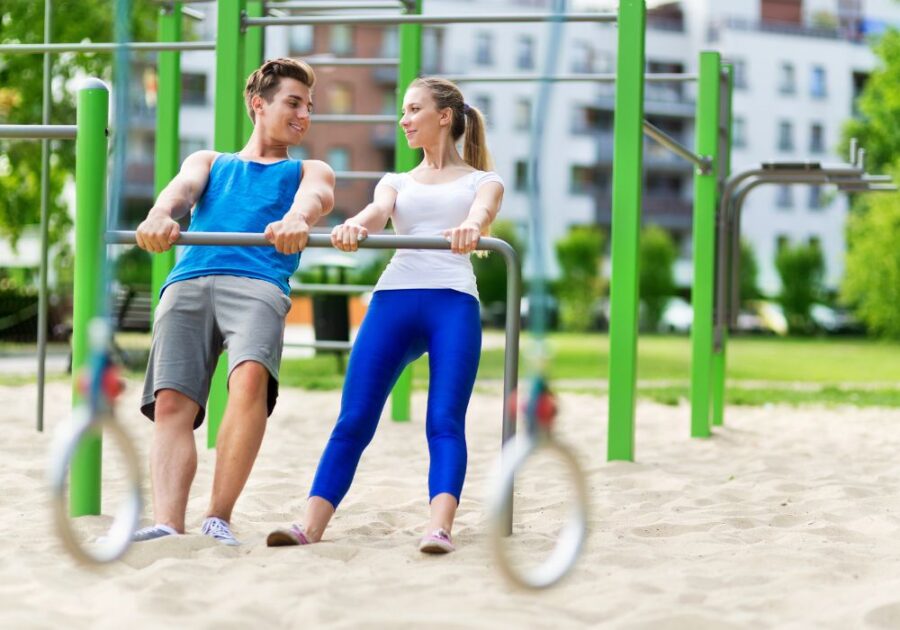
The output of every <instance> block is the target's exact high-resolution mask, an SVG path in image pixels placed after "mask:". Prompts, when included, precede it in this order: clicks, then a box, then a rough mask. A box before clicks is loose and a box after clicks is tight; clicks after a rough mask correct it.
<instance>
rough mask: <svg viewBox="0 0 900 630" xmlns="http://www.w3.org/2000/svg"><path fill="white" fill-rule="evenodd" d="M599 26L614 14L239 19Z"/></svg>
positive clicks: (251, 22)
mask: <svg viewBox="0 0 900 630" xmlns="http://www.w3.org/2000/svg"><path fill="white" fill-rule="evenodd" d="M557 20H558V21H562V22H599V23H615V22H616V20H617V16H616V14H615V13H567V14H564V15H561V16H556V15H553V14H549V13H507V14H484V15H472V14H470V15H461V14H457V15H359V16H355V17H351V16H347V15H343V16H341V15H311V16H288V17H261V18H247V17H245V18H244V19H243V25H244V26H299V25H304V24H372V25H377V24H384V25H394V24H524V23H543V22H554V21H557Z"/></svg>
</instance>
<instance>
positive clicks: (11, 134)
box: [0, 125, 78, 140]
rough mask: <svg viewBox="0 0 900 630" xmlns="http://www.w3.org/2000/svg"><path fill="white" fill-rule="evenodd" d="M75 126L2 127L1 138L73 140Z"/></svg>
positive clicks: (0, 126)
mask: <svg viewBox="0 0 900 630" xmlns="http://www.w3.org/2000/svg"><path fill="white" fill-rule="evenodd" d="M77 131H78V127H76V126H75V125H0V138H17V139H20V140H42V139H45V138H46V139H56V140H73V139H74V138H75V134H76V132H77Z"/></svg>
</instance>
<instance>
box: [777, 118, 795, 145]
mask: <svg viewBox="0 0 900 630" xmlns="http://www.w3.org/2000/svg"><path fill="white" fill-rule="evenodd" d="M778 150H779V151H793V150H794V126H793V125H792V124H791V123H790V121H787V120H782V121H781V122H780V123H778Z"/></svg>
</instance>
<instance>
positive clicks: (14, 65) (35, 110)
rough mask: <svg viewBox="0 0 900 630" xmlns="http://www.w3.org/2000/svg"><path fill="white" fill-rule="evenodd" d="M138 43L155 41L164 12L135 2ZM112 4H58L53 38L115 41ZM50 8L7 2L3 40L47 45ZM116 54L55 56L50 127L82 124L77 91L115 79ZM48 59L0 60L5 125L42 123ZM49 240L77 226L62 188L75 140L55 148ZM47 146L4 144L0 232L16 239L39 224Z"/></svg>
mask: <svg viewBox="0 0 900 630" xmlns="http://www.w3.org/2000/svg"><path fill="white" fill-rule="evenodd" d="M133 4H134V9H133V16H134V20H133V27H132V38H133V39H134V40H135V41H153V40H154V39H155V33H156V26H155V15H156V12H157V10H158V9H159V7H158V5H157V6H154V4H153V3H152V2H150V0H143V1H141V0H138V1H136V2H134V3H133ZM113 9H114V3H113V0H78V2H55V3H54V5H53V16H52V17H53V20H52V27H53V28H52V33H51V37H52V41H54V42H82V41H85V42H87V41H93V42H108V41H113V20H114V15H113V13H114V11H113ZM43 33H44V3H43V2H33V1H31V0H11V1H7V2H3V4H2V8H0V43H3V44H19V43H21V44H37V43H42V42H43ZM111 66H112V55H111V54H110V53H96V54H94V53H91V54H83V53H78V54H75V53H66V54H55V55H53V56H52V70H51V72H52V74H53V81H52V89H51V91H52V96H51V116H50V124H55V125H62V124H67V125H71V124H74V123H75V103H76V92H75V90H77V87H78V83H79V80H80V79H81V78H82V77H84V76H97V77H101V78H103V79H104V80H106V81H109V78H110V76H111ZM42 77H43V57H42V56H41V55H31V54H23V55H2V56H0V124H40V122H41V103H42V92H43V79H42ZM51 147H52V152H53V160H52V162H51V167H50V170H51V174H50V180H49V181H50V209H49V222H50V238H51V241H53V242H60V241H62V240H63V236H64V235H65V233H66V232H67V231H68V230H69V228H70V226H71V219H70V217H69V215H68V213H67V212H66V207H65V204H64V203H63V201H62V199H61V198H60V197H61V194H62V189H63V185H64V184H65V182H66V181H67V179H69V178H70V177H71V176H72V173H73V171H74V165H75V143H74V142H72V141H71V140H62V141H53V142H52V143H51ZM40 156H41V143H40V142H35V141H30V140H29V141H14V140H2V139H0V235H2V236H6V237H8V238H9V239H10V240H11V242H12V243H13V244H15V243H16V242H17V240H18V239H19V237H20V236H21V234H22V230H23V228H24V227H25V226H27V225H32V224H35V223H38V222H39V220H40V207H41V204H40V179H41V177H40V172H41V159H40Z"/></svg>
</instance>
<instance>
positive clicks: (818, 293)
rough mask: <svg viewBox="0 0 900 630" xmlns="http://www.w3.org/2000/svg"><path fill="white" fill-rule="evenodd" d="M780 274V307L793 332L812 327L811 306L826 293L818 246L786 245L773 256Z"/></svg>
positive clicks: (803, 331) (806, 330) (823, 269)
mask: <svg viewBox="0 0 900 630" xmlns="http://www.w3.org/2000/svg"><path fill="white" fill-rule="evenodd" d="M775 267H776V268H777V269H778V275H779V276H781V296H780V302H781V306H782V307H783V308H784V314H785V317H787V321H788V328H789V329H790V331H791V332H792V333H804V334H805V333H809V332H811V331H812V329H813V323H812V318H811V317H810V308H811V307H812V305H813V304H814V303H816V302H818V301H820V300H822V298H823V296H824V294H825V287H824V275H825V261H824V259H823V257H822V250H821V249H819V247H818V246H817V245H802V244H801V245H797V246H791V245H786V246H784V247H782V248H781V250H780V251H779V252H778V254H777V256H776V257H775Z"/></svg>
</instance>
